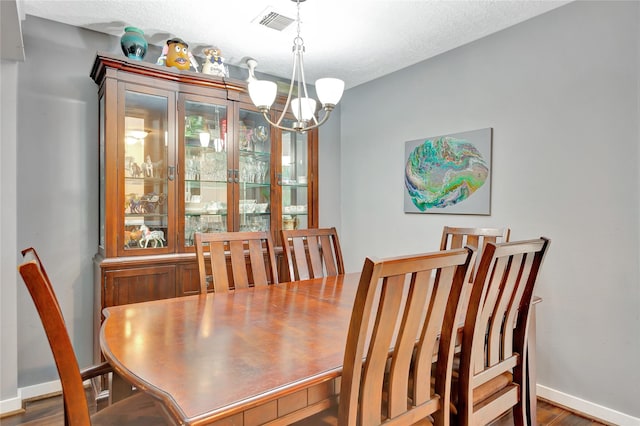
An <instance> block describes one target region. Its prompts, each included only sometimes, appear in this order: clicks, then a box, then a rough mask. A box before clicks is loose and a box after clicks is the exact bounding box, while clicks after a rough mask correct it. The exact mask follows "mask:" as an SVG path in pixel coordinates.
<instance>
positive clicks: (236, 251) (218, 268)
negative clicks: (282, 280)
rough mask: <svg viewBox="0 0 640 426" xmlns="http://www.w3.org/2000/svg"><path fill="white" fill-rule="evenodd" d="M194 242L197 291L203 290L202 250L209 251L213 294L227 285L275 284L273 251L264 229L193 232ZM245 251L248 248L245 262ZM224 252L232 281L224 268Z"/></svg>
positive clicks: (275, 268)
mask: <svg viewBox="0 0 640 426" xmlns="http://www.w3.org/2000/svg"><path fill="white" fill-rule="evenodd" d="M195 243H196V257H197V258H198V272H199V274H200V293H201V294H206V293H207V269H206V263H205V261H206V259H205V255H204V254H205V251H207V252H208V253H209V262H210V266H211V274H212V280H213V289H214V291H215V292H217V293H220V292H226V291H229V290H230V289H231V288H233V289H238V288H247V287H249V285H250V284H252V285H253V286H263V285H267V284H276V283H278V270H277V265H276V258H275V251H274V247H273V242H272V240H271V236H270V235H269V233H268V232H215V233H201V232H197V233H196V234H195ZM245 250H248V255H249V264H247V259H246V254H247V252H245ZM227 253H229V257H230V260H231V271H232V278H233V280H230V279H229V274H228V271H227ZM265 255H266V261H265ZM247 269H249V271H247ZM249 272H250V274H249ZM250 275H251V279H250V278H249V276H250Z"/></svg>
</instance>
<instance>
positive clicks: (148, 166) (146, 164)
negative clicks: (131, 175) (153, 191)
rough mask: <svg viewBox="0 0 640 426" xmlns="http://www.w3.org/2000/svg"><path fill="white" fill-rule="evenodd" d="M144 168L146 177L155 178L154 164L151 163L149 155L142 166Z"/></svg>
mask: <svg viewBox="0 0 640 426" xmlns="http://www.w3.org/2000/svg"><path fill="white" fill-rule="evenodd" d="M142 168H143V170H144V175H145V177H153V162H152V161H151V156H150V155H147V159H146V160H145V162H144V163H143V164H142Z"/></svg>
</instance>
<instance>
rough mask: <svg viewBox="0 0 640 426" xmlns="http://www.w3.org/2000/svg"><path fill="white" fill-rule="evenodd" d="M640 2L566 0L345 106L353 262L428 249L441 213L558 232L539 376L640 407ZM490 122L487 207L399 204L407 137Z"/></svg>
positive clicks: (522, 231) (544, 292) (630, 409)
mask: <svg viewBox="0 0 640 426" xmlns="http://www.w3.org/2000/svg"><path fill="white" fill-rule="evenodd" d="M639 6H640V3H638V2H606V3H604V2H576V3H570V4H569V5H567V6H564V7H561V8H559V9H556V10H554V11H552V12H549V13H547V14H545V15H542V16H539V17H537V18H534V19H532V20H530V21H527V22H524V23H522V24H520V25H517V26H515V27H512V28H509V29H506V30H504V31H502V32H500V33H497V34H495V35H492V36H489V37H486V38H484V39H482V40H479V41H477V42H474V43H472V44H469V45H467V46H464V47H461V48H458V49H456V50H453V51H450V52H448V53H445V54H443V55H440V56H438V57H436V58H433V59H431V60H428V61H425V62H423V63H420V64H417V65H415V66H412V67H409V68H406V69H404V70H401V71H398V72H396V73H393V74H391V75H389V76H386V77H383V78H380V79H378V80H375V81H373V82H370V83H368V84H364V85H361V86H358V87H356V88H354V89H352V90H349V91H348V92H347V93H346V96H345V98H344V99H343V101H342V102H341V108H342V115H341V123H342V128H341V156H342V158H341V160H342V161H341V168H342V169H341V170H342V176H341V183H342V196H341V202H342V208H341V211H342V226H341V243H342V248H343V250H344V252H345V253H346V254H347V256H346V257H347V258H346V262H347V265H348V269H349V270H350V271H355V270H359V269H360V268H361V267H362V262H363V259H364V257H365V256H379V257H383V256H392V255H400V254H403V253H405V254H406V253H412V252H420V251H427V250H435V249H437V248H438V245H439V242H440V235H441V231H442V226H443V225H458V226H467V225H468V226H509V227H511V229H512V239H524V238H536V237H539V236H541V235H544V236H547V237H550V238H551V239H552V243H551V248H550V252H549V254H548V256H547V259H546V263H545V265H544V268H543V271H542V275H541V277H540V279H539V283H538V287H537V291H536V293H537V294H538V295H540V296H541V297H542V298H543V300H544V301H543V303H542V304H541V305H539V308H538V338H539V341H538V348H539V362H538V367H539V370H538V371H539V378H538V383H539V384H540V385H542V386H543V387H546V388H549V389H553V390H555V391H559V392H564V393H566V394H569V395H572V396H574V397H576V398H582V399H584V400H586V401H590V402H592V403H595V404H600V405H603V406H605V407H609V408H611V409H613V410H617V411H620V412H623V413H626V414H628V415H632V416H635V417H640V405H639V404H638V395H639V394H640V369H638V368H637V367H636V366H637V361H638V359H640V332H638V330H640V317H639V315H638V312H640V297H639V296H640V279H639V271H638V257H639V247H638V235H639V217H640V211H639V207H638V206H639V200H638V197H639V193H640V191H639V188H640V185H639V179H638V176H639V168H638V146H639V144H640V143H639V130H638V129H639V106H638V99H639V89H638V74H639V73H640V69H639V66H638V63H639V61H638V43H639V38H638V33H639V22H640V19H639V16H640V14H639V10H638V9H639ZM486 127H493V129H494V139H493V172H492V181H493V188H492V195H493V198H492V214H491V216H462V215H458V216H456V215H435V214H424V215H417V214H411V215H409V214H404V213H403V198H402V196H403V190H404V182H403V171H404V170H403V167H404V142H405V141H410V140H415V139H418V138H423V137H428V136H437V135H441V134H447V133H456V132H460V131H466V130H474V129H480V128H486ZM374 230H375V231H374Z"/></svg>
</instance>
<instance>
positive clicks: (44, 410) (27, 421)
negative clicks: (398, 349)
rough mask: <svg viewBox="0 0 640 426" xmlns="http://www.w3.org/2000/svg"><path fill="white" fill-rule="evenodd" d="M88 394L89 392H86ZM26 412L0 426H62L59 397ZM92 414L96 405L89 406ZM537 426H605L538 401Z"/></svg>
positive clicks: (506, 419)
mask: <svg viewBox="0 0 640 426" xmlns="http://www.w3.org/2000/svg"><path fill="white" fill-rule="evenodd" d="M87 392H89V391H87ZM25 408H26V411H25V412H24V413H21V414H15V415H13V416H8V417H4V418H1V419H0V426H18V425H25V426H27V425H28V426H36V425H37V426H60V425H63V424H64V420H63V414H62V397H61V396H60V395H57V396H52V397H49V398H44V399H40V400H36V401H30V402H27V403H26V407H25ZM89 409H90V410H91V411H92V412H93V411H95V409H96V404H89ZM537 414H538V425H553V426H598V425H606V423H600V422H597V421H595V420H592V419H588V418H586V417H583V416H580V415H578V414H576V413H573V412H571V411H569V410H566V409H564V408H562V407H558V406H556V405H553V404H550V403H549V402H547V401H544V400H538V410H537ZM512 424H513V418H512V416H511V413H508V414H507V415H505V416H503V417H501V418H500V419H498V420H496V421H495V422H493V423H492V424H491V426H506V425H512Z"/></svg>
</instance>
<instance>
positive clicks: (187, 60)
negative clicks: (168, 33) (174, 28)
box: [156, 38, 199, 72]
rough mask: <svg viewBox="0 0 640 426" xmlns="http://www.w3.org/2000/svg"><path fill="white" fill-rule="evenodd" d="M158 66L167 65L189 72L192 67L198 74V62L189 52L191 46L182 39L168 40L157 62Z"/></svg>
mask: <svg viewBox="0 0 640 426" xmlns="http://www.w3.org/2000/svg"><path fill="white" fill-rule="evenodd" d="M156 64H157V65H165V66H167V67H173V68H177V69H180V70H189V69H190V68H191V67H193V69H194V70H195V71H196V72H198V66H199V65H198V62H197V61H196V59H195V58H194V57H193V55H192V54H191V52H190V51H189V45H188V44H187V43H186V42H185V41H184V40H182V39H181V38H172V39H170V40H167V44H166V45H165V46H164V48H163V49H162V55H161V56H160V57H159V58H158V60H157V61H156Z"/></svg>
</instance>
